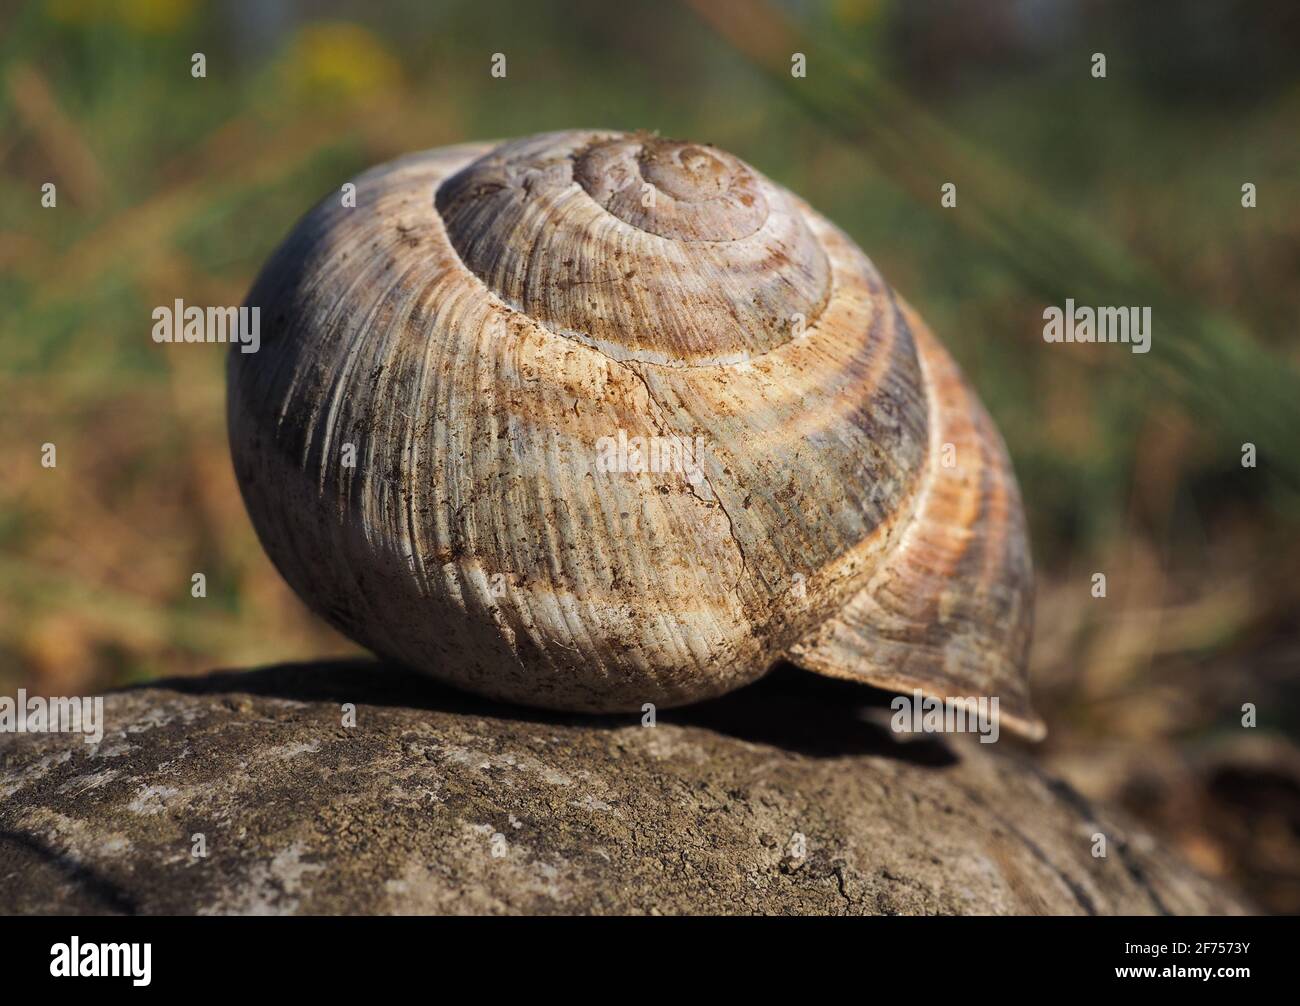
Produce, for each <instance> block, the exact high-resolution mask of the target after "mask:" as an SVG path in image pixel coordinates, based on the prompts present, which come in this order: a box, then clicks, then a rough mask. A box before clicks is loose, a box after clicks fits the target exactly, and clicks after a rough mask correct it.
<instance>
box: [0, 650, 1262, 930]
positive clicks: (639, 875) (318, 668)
mask: <svg viewBox="0 0 1300 1006" xmlns="http://www.w3.org/2000/svg"><path fill="white" fill-rule="evenodd" d="M871 694H872V693H870V692H869V691H867V690H864V689H860V688H858V687H857V686H854V685H850V684H847V683H841V682H833V681H826V680H822V679H817V678H814V677H813V676H811V675H806V674H802V673H799V672H795V671H793V670H791V671H788V672H784V673H782V672H778V673H776V674H774V675H773V676H770V677H769V678H767V679H764V680H763V681H761V682H759V683H758V684H756V685H754V686H751V687H750V688H748V689H745V690H742V691H740V692H738V693H735V694H733V695H730V696H728V697H725V698H722V699H718V700H715V701H713V702H709V703H705V704H703V705H700V706H695V707H689V708H685V709H678V710H672V711H669V712H663V711H661V712H660V713H659V715H658V717H657V722H656V724H655V725H654V726H652V727H647V726H642V724H641V718H640V717H639V716H638V717H632V716H628V717H601V718H593V717H586V716H577V715H574V716H564V715H557V714H550V713H541V712H537V711H533V710H525V709H520V708H516V707H509V706H502V705H494V704H491V703H488V702H486V701H483V700H480V699H476V698H473V697H469V696H465V695H461V694H459V693H456V692H452V691H451V690H449V689H446V688H444V687H442V686H439V685H436V684H434V683H432V682H430V681H428V680H426V679H423V678H412V677H411V676H409V675H407V674H405V673H403V672H400V671H396V670H392V669H389V668H387V667H384V666H382V665H380V664H376V663H372V662H368V661H335V662H323V663H317V664H300V665H286V666H281V667H272V668H267V669H263V670H258V671H253V672H242V673H237V672H226V673H216V674H212V675H209V676H207V677H203V678H197V679H178V680H173V681H164V682H158V683H156V684H152V685H150V686H148V687H141V688H136V689H130V690H126V691H121V692H116V693H113V694H110V695H109V696H107V698H106V701H105V731H104V736H103V739H102V741H100V742H99V743H98V744H87V743H85V742H84V741H83V739H82V737H81V736H80V735H70V734H47V735H23V736H18V735H5V736H3V737H0V794H3V795H4V799H3V801H0V911H5V912H22V913H36V912H42V913H43V912H63V913H68V912H74V913H75V912H93V913H117V912H135V913H183V914H188V913H206V914H213V913H218V914H225V913H237V914H252V913H421V912H437V913H583V914H585V913H599V914H613V913H637V914H641V913H652V914H678V913H765V914H805V913H817V914H895V913H900V914H930V913H989V914H1005V913H1050V914H1058V913H1060V914H1112V913H1120V914H1144V913H1174V914H1184V913H1187V914H1217V913H1228V912H1240V911H1244V910H1246V906H1245V904H1244V903H1243V902H1242V901H1241V900H1239V899H1238V898H1237V897H1236V896H1235V895H1233V894H1232V893H1230V892H1228V891H1225V890H1222V889H1220V888H1219V887H1217V886H1216V885H1215V884H1213V883H1211V882H1210V881H1208V880H1206V879H1204V878H1202V877H1200V876H1198V875H1197V874H1195V873H1194V872H1193V871H1192V870H1191V869H1190V868H1188V867H1186V866H1185V865H1183V864H1182V863H1181V862H1180V861H1179V860H1178V859H1177V858H1176V857H1174V856H1173V855H1172V854H1170V853H1168V852H1167V851H1166V850H1163V849H1162V848H1160V847H1159V846H1158V845H1157V844H1156V843H1155V842H1154V841H1153V840H1152V839H1150V838H1149V837H1147V836H1144V835H1143V834H1141V832H1140V831H1138V830H1136V829H1135V828H1134V827H1133V826H1132V825H1131V824H1130V823H1129V822H1127V821H1125V820H1123V819H1121V818H1119V817H1117V816H1114V815H1112V814H1111V813H1109V812H1107V811H1105V810H1103V809H1099V808H1096V807H1093V806H1090V805H1089V804H1088V803H1087V802H1086V801H1084V800H1083V799H1082V798H1081V797H1079V796H1078V795H1077V794H1076V793H1074V792H1073V791H1072V790H1071V789H1070V788H1069V787H1067V786H1066V785H1065V784H1063V783H1060V782H1057V781H1055V780H1053V779H1052V778H1050V777H1049V776H1047V775H1045V774H1044V773H1043V772H1042V771H1041V770H1039V769H1038V768H1036V767H1035V766H1034V765H1033V763H1032V762H1031V761H1030V760H1028V759H1027V758H1026V757H1024V756H1022V755H1019V754H1017V753H1015V752H1014V751H1013V752H1010V753H1003V752H998V753H991V752H990V751H989V749H988V746H982V745H979V744H977V743H973V742H971V743H965V742H956V743H948V742H940V741H935V740H925V741H911V742H906V743H904V742H900V741H899V740H898V739H896V738H895V737H894V736H893V735H891V734H890V733H889V732H888V730H886V729H883V728H882V727H880V726H878V725H875V724H874V723H872V722H870V719H871V715H870V712H871V711H870V710H867V713H866V714H865V715H864V712H863V705H864V703H867V702H868V701H869V698H870V696H871ZM347 703H351V704H353V705H354V706H355V725H345V724H346V723H347V722H350V721H351V717H350V716H349V715H348V714H347V713H346V712H345V710H344V705H345V704H347ZM878 711H879V710H876V712H878ZM1007 746H1008V745H1005V744H999V745H993V747H998V748H1005V747H1007ZM1097 834H1101V835H1104V836H1106V839H1107V842H1106V847H1107V855H1106V856H1105V857H1104V858H1100V857H1094V855H1093V850H1094V847H1095V841H1094V836H1095V835H1097Z"/></svg>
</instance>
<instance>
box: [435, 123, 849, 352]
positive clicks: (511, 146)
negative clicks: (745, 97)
mask: <svg viewBox="0 0 1300 1006" xmlns="http://www.w3.org/2000/svg"><path fill="white" fill-rule="evenodd" d="M435 207H436V209H437V211H438V213H439V215H440V217H441V219H442V223H443V225H444V226H445V227H446V230H447V236H448V238H449V240H450V241H451V244H452V246H453V247H454V248H455V249H456V251H457V252H458V254H459V255H460V257H461V259H462V261H463V262H464V263H465V265H466V266H467V267H468V268H469V269H470V270H471V271H472V272H473V273H474V274H475V275H476V276H478V277H479V279H481V280H482V281H483V283H484V284H485V285H486V286H487V287H488V288H489V289H490V290H491V291H492V292H493V293H494V294H496V295H497V296H498V297H500V298H501V300H503V301H504V302H505V303H506V304H508V305H509V306H511V307H512V308H514V309H516V310H518V311H521V312H523V313H524V314H526V315H528V316H529V317H530V318H532V319H534V320H535V321H537V322H538V323H540V324H542V325H544V326H546V327H547V328H549V329H550V330H551V331H553V332H556V333H558V334H561V335H565V336H567V337H569V338H573V339H575V340H577V341H579V342H583V343H586V344H587V345H590V346H593V347H595V348H597V349H599V350H601V351H602V352H604V353H606V354H608V355H609V356H612V357H613V358H615V359H619V360H638V361H642V362H647V363H657V364H663V365H667V366H709V365H716V364H729V363H739V362H743V361H745V360H748V359H751V358H753V357H755V356H759V355H762V354H763V353H766V352H769V351H770V350H772V349H774V348H776V347H777V346H780V345H783V344H785V343H786V342H788V341H789V340H790V339H791V338H793V332H794V331H795V329H796V327H797V325H798V323H799V322H800V321H801V320H802V321H804V322H806V321H807V320H808V319H812V318H815V317H816V316H817V315H818V313H819V312H820V310H821V308H822V306H823V305H824V304H825V302H826V300H827V298H828V297H829V296H830V290H831V285H832V277H831V269H830V264H829V262H828V260H827V257H826V254H825V252H824V251H823V250H822V248H821V245H820V244H819V242H818V241H817V240H816V238H815V236H814V235H813V233H812V230H811V228H810V227H809V225H808V222H807V220H806V219H805V218H804V214H803V212H802V210H801V208H800V207H799V206H797V205H796V204H795V201H794V200H793V199H791V198H790V197H789V195H788V194H787V193H786V192H785V191H784V190H782V189H780V188H779V187H778V186H776V185H774V184H773V183H772V182H770V181H769V180H768V179H766V178H764V177H763V176H762V175H761V174H759V173H758V172H757V171H755V170H754V169H753V168H751V167H750V166H749V165H747V164H745V163H744V162H743V161H741V160H740V159H739V158H737V157H734V156H732V155H731V154H728V153H725V152H723V151H720V150H718V149H717V148H715V147H710V146H706V145H702V144H696V143H687V142H682V141H677V140H667V139H661V138H659V137H656V136H652V135H649V134H645V133H637V134H628V133H599V132H586V131H574V132H565V133H546V134H542V135H540V136H534V137H526V138H524V139H521V140H515V141H511V142H508V143H505V144H502V145H501V146H499V147H497V148H495V149H493V150H492V151H490V152H489V153H487V154H485V155H484V156H483V157H480V158H478V159H477V160H476V161H474V162H473V163H471V164H468V165H466V166H465V167H464V168H463V169H462V170H461V171H459V172H457V173H456V174H454V175H453V176H451V177H449V178H447V179H446V180H445V181H443V183H442V184H441V185H440V186H439V187H438V190H437V193H436V194H435Z"/></svg>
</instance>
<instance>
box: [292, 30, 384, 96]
mask: <svg viewBox="0 0 1300 1006" xmlns="http://www.w3.org/2000/svg"><path fill="white" fill-rule="evenodd" d="M280 70H281V72H282V74H283V75H284V77H285V82H286V84H287V85H288V86H289V87H291V88H293V89H294V90H296V91H298V92H300V93H301V92H309V93H311V94H312V95H313V96H316V95H320V94H322V93H324V94H327V95H332V96H343V97H361V96H364V95H368V94H373V93H375V92H382V91H385V90H388V89H389V88H391V87H392V86H394V85H395V84H396V83H397V81H398V78H399V77H400V75H401V67H400V65H399V63H398V61H397V59H396V58H395V57H393V56H392V55H391V54H390V53H389V52H388V50H387V49H386V48H384V45H383V43H382V42H381V41H380V40H379V39H378V38H376V37H375V36H374V35H373V34H371V33H370V32H369V31H367V30H366V29H365V28H362V27H361V26H360V25H355V24H348V23H347V22H343V21H336V22H326V23H320V24H314V25H309V26H307V27H305V28H303V29H302V30H301V31H300V32H298V34H297V35H296V36H295V37H294V39H293V42H292V43H290V45H289V48H288V50H287V51H286V52H285V54H284V57H283V59H282V62H281V65H280Z"/></svg>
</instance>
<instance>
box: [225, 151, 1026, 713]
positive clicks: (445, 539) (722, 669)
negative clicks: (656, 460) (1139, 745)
mask: <svg viewBox="0 0 1300 1006" xmlns="http://www.w3.org/2000/svg"><path fill="white" fill-rule="evenodd" d="M248 303H249V305H250V306H253V305H255V306H259V307H260V308H261V318H262V322H263V332H262V346H261V351H260V352H258V353H256V354H247V355H246V354H243V353H241V352H238V351H235V352H232V354H231V355H230V359H229V430H230V441H231V446H232V453H233V457H234V464H235V471H236V474H237V476H238V479H239V483H240V485H241V487H242V490H243V493H244V498H245V501H246V503H247V506H248V509H249V512H250V514H251V516H252V519H253V523H254V525H255V527H256V528H257V531H258V534H259V536H260V538H261V540H262V543H263V544H264V546H265V548H266V550H267V552H268V553H269V554H270V556H271V558H272V560H273V561H274V562H275V564H276V565H277V567H278V568H279V569H280V571H281V573H282V574H283V575H284V577H285V578H286V579H287V580H288V582H289V583H290V584H291V585H292V586H293V588H294V589H295V590H296V591H297V592H298V593H299V595H301V596H302V597H303V599H304V600H306V601H307V602H308V603H309V604H310V605H311V606H312V607H313V608H314V609H315V610H316V611H318V612H319V613H320V614H322V615H323V616H324V617H325V618H327V619H328V620H329V621H330V622H332V623H333V624H334V625H335V626H337V627H338V628H339V629H340V630H341V631H343V632H344V633H346V634H347V635H349V636H351V637H352V638H354V639H356V640H357V641H358V642H361V643H362V644H364V645H365V646H367V647H369V648H370V649H372V650H374V651H375V652H377V653H380V654H382V655H384V656H386V657H389V658H392V659H395V660H397V661H400V662H402V663H404V664H407V665H409V666H412V667H415V668H418V669H421V670H424V671H427V672H428V673H430V674H433V675H435V676H437V677H439V678H442V679H444V680H446V681H448V682H451V683H453V684H455V685H458V686H461V687H464V688H467V689H470V690H472V691H475V692H479V693H482V694H485V695H488V696H491V697H495V698H501V699H507V700H511V701H517V702H523V703H527V704H532V705H537V706H543V707H549V708H556V709H566V710H578V711H616V710H639V709H640V708H641V707H642V704H643V703H646V702H653V703H656V704H658V705H661V706H671V705H675V704H681V703H685V702H690V701H694V700H698V699H703V698H708V697H710V696H714V695H719V694H721V693H723V692H726V691H729V690H731V689H734V688H736V687H738V686H740V685H743V684H745V683H746V682H749V681H752V680H754V679H755V678H757V677H759V676H761V675H762V674H764V673H765V672H766V671H767V670H768V669H769V668H770V667H771V666H772V665H773V664H774V663H775V662H777V661H778V660H781V659H788V660H791V661H793V662H795V663H797V664H799V665H801V666H803V667H806V668H809V669H811V670H814V671H818V672H821V673H824V674H828V675H832V676H835V677H842V678H851V679H856V680H860V681H863V682H868V683H870V684H873V685H877V686H880V687H884V688H890V689H898V690H904V691H911V690H912V689H920V690H921V691H923V692H924V693H926V694H928V695H933V696H936V697H941V698H948V699H950V700H954V701H961V700H962V699H964V698H965V697H975V696H996V697H998V698H999V704H1000V712H1001V716H1002V719H1003V721H1004V722H1005V723H1007V725H1008V726H1010V727H1011V728H1012V729H1013V730H1016V731H1018V732H1020V733H1022V734H1026V735H1029V736H1040V735H1041V733H1042V726H1041V723H1040V721H1039V719H1038V718H1037V716H1036V715H1035V714H1034V712H1033V710H1032V708H1031V707H1030V704H1029V701H1028V695H1027V685H1026V676H1025V658H1026V650H1027V647H1028V643H1029V634H1030V621H1031V596H1030V595H1031V579H1032V577H1031V569H1030V560H1029V552H1028V547H1027V543H1026V533H1025V526H1024V518H1023V513H1022V510H1021V504H1020V499H1019V494H1018V490H1017V487H1016V482H1015V478H1014V476H1013V474H1012V471H1011V467H1010V463H1009V461H1008V458H1007V454H1006V450H1005V448H1004V446H1003V444H1002V441H1001V438H1000V437H999V435H998V433H997V431H996V429H995V428H994V426H993V424H992V422H991V421H990V420H989V417H988V416H987V414H986V413H985V412H984V410H983V408H982V407H981V405H980V404H979V402H978V401H977V400H976V398H975V396H974V395H973V393H972V392H971V390H970V388H969V387H968V386H967V384H966V382H965V380H964V379H963V378H962V376H961V374H960V373H959V371H958V370H957V367H956V366H955V364H954V363H953V361H952V360H951V359H950V357H949V356H948V354H947V353H946V352H945V351H944V349H943V348H942V347H941V346H940V345H939V343H938V342H937V341H936V340H935V339H934V337H933V336H932V335H931V334H930V333H929V331H928V330H927V329H926V328H925V326H924V324H923V323H922V322H921V320H920V319H919V318H918V317H917V315H916V314H915V313H914V312H913V311H912V310H911V309H910V308H909V307H908V306H907V305H905V304H904V303H902V301H901V300H899V299H898V298H897V297H896V295H895V294H894V293H893V291H892V290H891V289H890V288H889V286H888V285H887V284H886V283H885V281H884V280H883V279H882V278H881V276H880V274H879V273H878V272H877V271H876V269H875V267H874V266H873V265H872V264H871V262H870V261H869V260H868V259H867V257H866V256H865V255H864V254H863V253H862V252H861V251H860V250H859V249H858V248H857V246H856V245H854V243H853V242H852V241H851V240H850V239H849V238H848V237H847V236H845V235H844V234H843V233H842V232H841V231H840V230H838V229H837V228H836V227H834V226H833V225H832V224H830V223H829V222H828V221H826V220H825V219H823V218H822V217H821V216H819V215H818V214H817V213H816V212H815V211H813V210H812V209H811V208H810V207H809V206H808V205H807V204H805V203H804V202H803V201H802V200H800V199H799V198H797V197H796V196H794V195H792V194H791V193H790V192H788V191H786V190H785V189H783V188H781V187H780V186H778V185H776V184H775V183H773V182H772V181H770V180H769V179H767V178H765V177H763V176H762V175H761V174H759V173H758V172H757V171H755V170H754V169H753V168H751V167H749V166H747V165H746V164H744V163H743V162H741V161H740V160H738V159H736V158H735V157H732V156H731V155H729V154H726V153H724V152H723V151H720V150H718V149H716V148H713V147H709V146H703V145H698V144H690V143H681V142H676V141H669V140H665V139H660V138H658V137H654V136H649V135H644V134H625V133H616V132H593V131H571V132H558V133H547V134H541V135H538V136H532V137H527V138H524V139H519V140H514V141H510V142H507V143H504V144H501V145H484V144H477V145H473V144H472V145H464V146H455V147H447V148H442V149H438V150H432V151H428V152H425V153H419V154H413V155H410V156H407V157H404V158H401V159H399V160H397V161H393V162H391V163H389V164H386V165H383V166H380V167H377V168H374V169H372V170H370V171H368V172H366V173H365V174H363V175H361V176H360V177H359V178H357V179H356V206H355V208H349V207H345V206H342V205H340V200H338V199H337V198H332V199H327V200H326V201H324V202H322V203H321V204H320V205H318V206H317V207H316V208H315V209H313V210H312V211H311V212H309V213H308V214H307V216H306V217H305V218H304V219H303V220H302V221H301V222H300V223H299V224H298V226H297V228H296V229H295V230H294V231H293V232H292V234H291V235H290V236H289V237H288V238H287V239H286V240H285V242H284V243H283V245H282V246H281V247H280V248H279V249H278V251H277V252H276V253H275V254H274V255H273V257H272V258H271V260H270V261H269V262H268V263H267V265H266V267H265V268H264V269H263V271H262V273H261V275H260V276H259V278H258V279H257V281H256V283H255V285H254V287H253V289H252V291H251V293H250V294H249V298H248ZM620 431H622V435H623V436H624V437H626V438H633V437H645V438H651V437H659V438H663V439H662V440H661V441H660V442H661V443H669V442H672V440H671V438H681V440H682V441H685V442H686V443H687V444H688V445H691V444H697V445H698V444H702V445H703V446H704V450H703V452H702V454H700V455H699V456H698V457H696V458H695V460H696V462H697V467H696V468H694V469H692V471H693V472H694V474H693V475H692V474H686V469H685V468H683V469H682V471H681V472H678V471H677V470H676V469H674V470H670V471H666V472H665V471H630V472H629V471H608V470H605V468H604V467H602V465H601V464H600V459H599V452H598V447H597V445H598V443H600V442H602V438H617V437H618V436H619V435H620ZM696 438H701V439H700V440H698V441H697V440H696ZM604 442H605V443H608V442H609V441H604ZM647 442H648V441H647ZM948 445H951V446H948ZM349 452H351V453H350V454H349Z"/></svg>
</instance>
